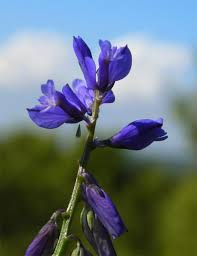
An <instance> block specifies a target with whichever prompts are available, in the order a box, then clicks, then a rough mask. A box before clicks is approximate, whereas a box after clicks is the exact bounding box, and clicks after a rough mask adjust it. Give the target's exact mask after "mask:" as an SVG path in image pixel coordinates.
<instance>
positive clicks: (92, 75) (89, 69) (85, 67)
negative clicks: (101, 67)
mask: <svg viewBox="0 0 197 256" xmlns="http://www.w3.org/2000/svg"><path fill="white" fill-rule="evenodd" d="M73 48H74V51H75V54H76V56H77V58H78V62H79V65H80V67H81V70H82V72H83V75H84V77H85V80H86V83H87V86H88V88H91V89H94V88H95V87H96V65H95V63H94V60H93V59H92V54H91V51H90V49H89V47H88V46H87V44H86V43H85V42H84V41H83V39H82V38H81V37H79V36H78V37H73Z"/></svg>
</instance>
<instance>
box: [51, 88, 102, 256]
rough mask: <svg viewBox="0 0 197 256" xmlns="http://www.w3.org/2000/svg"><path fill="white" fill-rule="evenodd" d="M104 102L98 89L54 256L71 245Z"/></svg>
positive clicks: (64, 251)
mask: <svg viewBox="0 0 197 256" xmlns="http://www.w3.org/2000/svg"><path fill="white" fill-rule="evenodd" d="M101 102H102V97H101V96H100V93H99V91H98V90H96V91H95V100H94V104H93V112H92V122H91V123H90V124H89V125H88V126H87V128H88V135H87V139H86V142H85V146H84V151H83V154H82V157H81V160H80V162H79V168H78V173H77V177H76V180H75V185H74V188H73V192H72V195H71V198H70V202H69V204H68V207H67V210H66V214H65V215H64V217H63V222H62V228H61V232H60V236H59V239H58V242H57V245H56V248H55V251H54V253H53V256H63V255H65V253H66V251H67V250H68V247H69V242H70V239H69V232H70V227H71V224H72V220H73V217H74V213H75V209H76V206H77V202H78V199H79V196H80V187H81V183H82V181H83V178H82V176H81V174H82V172H84V169H85V168H86V166H87V164H88V160H89V157H90V153H91V151H92V150H93V139H94V133H95V128H96V122H97V119H98V115H99V106H100V104H101Z"/></svg>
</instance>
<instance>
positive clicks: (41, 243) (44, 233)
mask: <svg viewBox="0 0 197 256" xmlns="http://www.w3.org/2000/svg"><path fill="white" fill-rule="evenodd" d="M60 213H61V210H58V211H56V212H55V213H54V214H53V215H52V216H51V218H50V220H49V221H48V222H47V223H46V224H45V225H44V226H43V227H42V229H41V230H40V231H39V233H38V234H37V236H36V237H35V238H34V240H33V241H32V242H31V244H30V245H29V247H28V248H27V250H26V252H25V256H51V254H52V253H53V250H54V246H55V242H56V239H57V237H58V228H57V223H56V219H57V217H58V215H59V214H60Z"/></svg>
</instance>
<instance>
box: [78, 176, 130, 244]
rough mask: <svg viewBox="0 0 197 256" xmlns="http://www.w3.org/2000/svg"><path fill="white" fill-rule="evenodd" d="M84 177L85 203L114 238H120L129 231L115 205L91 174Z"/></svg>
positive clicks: (83, 193) (83, 192)
mask: <svg viewBox="0 0 197 256" xmlns="http://www.w3.org/2000/svg"><path fill="white" fill-rule="evenodd" d="M83 176H84V178H85V180H86V183H84V184H82V195H83V198H84V201H85V202H86V203H87V205H88V206H89V207H90V208H91V209H92V210H93V212H94V213H95V215H96V216H97V217H98V219H99V221H100V222H101V223H102V225H103V226H104V227H105V229H106V230H107V231H108V233H109V234H110V235H111V236H112V238H113V239H115V238H117V237H119V236H120V235H121V234H123V233H124V232H126V231H127V229H126V227H125V225H124V223H123V221H122V219H121V217H120V215H119V213H118V211H117V209H116V207H115V205H114V204H113V202H112V200H111V199H110V197H109V196H108V195H107V193H106V192H105V191H104V190H103V189H102V188H101V187H100V186H99V185H98V183H97V182H96V181H95V179H94V178H92V177H91V175H90V174H88V173H85V174H83Z"/></svg>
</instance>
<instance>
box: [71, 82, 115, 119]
mask: <svg viewBox="0 0 197 256" xmlns="http://www.w3.org/2000/svg"><path fill="white" fill-rule="evenodd" d="M72 86H73V89H74V91H75V93H76V95H77V97H78V98H79V99H80V101H81V102H82V103H83V105H84V106H85V107H86V109H87V112H88V114H89V115H91V114H92V106H93V102H94V90H93V89H90V88H88V86H87V85H86V83H85V81H83V80H80V79H75V80H74V81H73V84H72ZM114 101H115V96H114V94H113V92H112V90H110V91H108V92H105V93H104V94H103V98H102V104H103V103H112V102H114Z"/></svg>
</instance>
